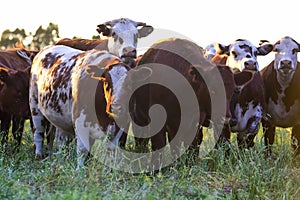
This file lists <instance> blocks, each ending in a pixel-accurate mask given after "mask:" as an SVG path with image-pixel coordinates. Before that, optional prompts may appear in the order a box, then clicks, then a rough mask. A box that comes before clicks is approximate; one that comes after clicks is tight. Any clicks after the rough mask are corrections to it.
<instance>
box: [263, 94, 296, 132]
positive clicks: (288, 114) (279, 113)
mask: <svg viewBox="0 0 300 200" xmlns="http://www.w3.org/2000/svg"><path fill="white" fill-rule="evenodd" d="M268 114H269V115H270V116H271V121H272V123H273V124H274V125H275V126H279V127H282V128H287V127H292V126H294V125H295V124H300V104H299V101H296V102H295V103H294V105H292V106H291V107H290V109H289V110H288V111H287V110H286V106H285V104H284V103H283V102H282V100H281V99H279V100H278V102H277V103H275V102H273V101H272V100H271V99H270V100H269V103H268Z"/></svg>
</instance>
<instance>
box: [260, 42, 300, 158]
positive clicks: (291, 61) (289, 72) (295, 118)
mask: <svg viewBox="0 0 300 200" xmlns="http://www.w3.org/2000/svg"><path fill="white" fill-rule="evenodd" d="M273 51H274V52H275V59H274V60H273V61H272V62H271V63H270V64H269V65H268V66H266V67H265V68H263V69H262V70H261V75H262V78H263V82H264V86H265V99H266V103H267V108H266V109H267V110H266V111H267V113H268V115H269V118H268V120H263V123H262V124H263V129H264V132H265V135H264V140H265V145H266V146H267V147H268V153H269V154H270V155H272V149H271V145H273V143H274V138H275V128H276V127H281V128H288V127H292V135H291V137H292V147H293V148H294V150H295V153H296V154H299V152H300V148H299V143H300V93H299V85H300V64H299V62H298V60H297V54H298V52H299V51H300V45H299V43H298V42H296V41H295V40H294V39H293V38H291V37H289V36H286V37H283V38H281V39H280V40H279V41H277V42H276V43H275V44H274V49H273Z"/></svg>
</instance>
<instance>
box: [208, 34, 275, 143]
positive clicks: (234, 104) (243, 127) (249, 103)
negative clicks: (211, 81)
mask: <svg viewBox="0 0 300 200" xmlns="http://www.w3.org/2000/svg"><path fill="white" fill-rule="evenodd" d="M215 47H216V50H217V51H216V52H217V53H216V55H215V56H214V57H213V58H212V59H211V60H212V62H215V63H218V64H225V65H227V66H229V67H230V68H231V69H233V70H234V71H235V81H236V84H237V85H239V84H238V82H240V81H242V80H243V79H245V78H246V79H250V80H251V81H249V82H247V84H244V85H243V86H242V87H240V88H237V89H236V90H235V92H234V94H233V96H232V99H231V105H230V106H231V108H230V109H231V114H232V121H231V124H230V127H228V126H225V127H224V129H223V131H222V134H221V137H220V138H219V142H223V141H229V140H230V132H237V133H238V135H237V140H238V145H239V147H241V148H243V147H252V146H253V145H254V143H253V140H254V137H255V135H256V134H257V132H258V130H259V124H260V121H261V119H262V117H263V116H264V107H265V101H264V88H263V81H262V78H261V76H260V73H259V72H258V69H259V65H258V62H257V56H258V55H267V54H268V53H270V52H271V51H272V48H273V45H272V44H269V43H263V44H261V46H259V47H256V46H254V45H253V44H252V43H251V42H249V41H248V40H242V39H239V40H236V41H235V42H233V44H230V45H227V46H225V45H222V44H217V43H216V44H215ZM241 71H242V72H243V73H241ZM218 144H219V143H218Z"/></svg>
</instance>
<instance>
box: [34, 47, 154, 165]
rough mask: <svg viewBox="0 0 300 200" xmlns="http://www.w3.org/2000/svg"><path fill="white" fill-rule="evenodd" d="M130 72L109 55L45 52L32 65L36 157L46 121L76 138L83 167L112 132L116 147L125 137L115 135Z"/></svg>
mask: <svg viewBox="0 0 300 200" xmlns="http://www.w3.org/2000/svg"><path fill="white" fill-rule="evenodd" d="M129 69H130V67H129V66H127V65H126V64H125V63H123V61H122V60H121V59H120V58H119V57H117V56H115V55H113V54H111V53H109V52H107V51H99V50H95V49H94V50H89V51H81V50H78V49H74V48H71V47H67V46H63V45H54V46H48V47H46V48H44V49H43V50H41V51H40V52H39V54H38V55H37V56H36V57H35V59H34V61H33V64H32V68H31V80H30V90H29V104H30V110H31V114H32V119H33V124H34V127H35V131H34V143H35V145H36V152H35V153H36V156H37V157H42V155H43V152H42V147H43V134H42V133H43V132H44V129H45V127H44V124H45V120H46V119H47V120H49V121H50V122H51V124H53V125H54V126H55V127H56V129H57V130H59V131H60V132H62V133H63V134H64V135H72V136H74V135H75V136H76V139H77V154H78V164H77V166H78V168H80V167H81V166H82V165H83V164H84V160H85V158H86V157H87V155H88V154H89V152H90V150H91V147H92V145H93V143H94V141H95V139H96V138H98V137H99V136H103V137H104V136H105V135H106V132H107V131H108V132H111V134H109V136H108V137H109V138H111V142H112V144H109V145H107V146H108V149H114V148H115V144H117V143H118V141H119V139H120V135H121V134H122V131H115V130H117V129H116V125H115V123H114V116H116V115H117V114H118V113H119V112H120V111H121V110H122V109H123V107H122V105H121V104H120V103H118V102H119V93H121V92H122V90H120V88H121V86H122V83H123V81H124V78H125V77H126V75H127V71H128V70H129ZM148 71H149V70H148ZM109 130H112V131H109ZM120 130H123V129H120Z"/></svg>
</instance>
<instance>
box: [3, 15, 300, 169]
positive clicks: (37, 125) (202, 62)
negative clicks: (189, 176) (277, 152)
mask: <svg viewBox="0 0 300 200" xmlns="http://www.w3.org/2000/svg"><path fill="white" fill-rule="evenodd" d="M97 31H98V33H99V34H102V35H103V36H107V39H104V40H87V39H62V40H60V41H58V42H57V43H56V44H55V45H51V46H47V47H45V48H44V49H42V50H40V51H33V50H27V49H24V48H16V49H7V50H1V51H0V120H1V122H0V125H1V130H0V131H1V138H2V144H6V143H7V142H8V131H9V127H10V125H11V123H12V133H13V136H14V139H15V140H16V141H17V145H20V144H21V139H22V132H23V127H24V121H25V120H26V119H30V120H31V127H32V130H33V137H34V144H35V153H36V156H37V157H40V158H41V157H43V155H44V154H45V153H43V144H44V137H45V135H48V136H49V135H50V137H49V138H50V139H49V141H48V143H49V146H52V145H53V139H54V137H53V136H54V135H55V136H56V143H57V144H58V146H61V145H62V143H67V142H68V141H71V140H72V139H73V138H76V142H77V153H78V167H81V166H82V165H83V164H84V160H85V159H86V157H87V156H88V154H89V152H90V150H91V147H92V145H93V144H94V142H95V139H97V138H99V137H102V136H107V137H109V141H110V142H109V143H108V145H107V149H110V150H113V149H114V148H115V147H116V146H117V145H119V146H120V147H121V148H124V147H125V144H126V138H127V134H126V133H127V131H128V128H129V124H130V122H131V120H132V121H133V122H134V123H132V130H133V133H134V135H135V136H136V137H135V143H136V148H137V149H140V150H142V151H144V150H145V149H147V147H146V146H145V145H147V144H148V142H149V140H150V142H151V148H152V151H153V152H155V151H156V150H159V149H161V148H162V147H164V146H165V145H166V143H167V139H168V141H169V142H170V141H172V140H173V139H174V137H175V136H176V133H177V131H178V129H179V125H180V123H183V121H184V123H186V124H187V126H186V127H187V128H186V130H185V134H186V136H187V137H189V136H188V134H190V133H192V132H195V131H194V129H195V127H196V134H195V135H193V140H192V142H191V143H190V144H187V145H188V146H189V147H190V148H191V149H196V150H197V149H198V148H199V145H200V144H201V142H202V138H203V133H202V128H203V127H208V126H210V125H211V124H219V123H222V128H221V129H215V131H216V132H218V134H216V135H218V136H217V137H216V139H217V140H218V142H217V144H218V145H220V144H223V143H224V142H225V143H227V142H230V133H231V132H235V133H237V140H238V145H239V147H240V148H241V149H242V148H248V147H252V146H253V145H254V138H255V136H256V134H257V133H258V130H259V125H260V123H261V124H262V127H263V131H264V141H265V145H266V149H267V152H268V155H272V150H271V146H272V144H273V143H274V137H275V128H276V127H283V128H287V127H292V147H293V148H294V150H295V153H296V154H299V152H300V149H299V145H298V144H299V142H300V104H299V103H300V102H299V101H300V92H299V91H297V90H298V88H297V86H298V85H300V66H298V65H299V63H298V61H297V53H298V52H299V51H300V45H299V44H298V43H297V42H296V41H295V40H294V39H292V38H291V37H287V36H286V37H283V38H281V39H280V40H279V41H278V42H276V43H274V44H271V43H270V42H268V41H265V40H264V41H261V43H260V44H259V46H254V45H253V44H252V43H251V42H249V41H248V40H242V39H239V40H236V41H234V42H233V43H232V44H229V45H223V44H218V43H215V44H212V45H209V46H207V47H206V48H205V49H203V48H202V47H200V46H198V45H197V44H195V43H193V42H191V41H188V40H185V39H180V38H168V39H165V40H162V41H159V42H157V43H155V44H153V45H152V46H151V47H150V48H149V49H148V50H147V51H146V52H145V53H144V54H143V55H141V56H139V57H137V42H138V38H141V37H146V36H147V35H149V34H151V32H152V31H153V27H152V26H149V25H146V24H145V23H141V22H135V21H133V20H130V19H127V18H121V19H117V20H112V21H109V22H106V23H103V24H100V25H98V26H97ZM272 51H273V52H275V58H274V60H273V61H272V62H271V63H270V64H269V65H268V66H266V67H264V66H263V69H262V70H259V65H258V62H257V56H264V55H267V54H268V53H270V52H272ZM153 63H155V64H160V65H166V66H169V67H171V68H172V69H174V70H176V71H177V72H178V73H179V74H181V76H183V77H184V78H185V79H186V80H187V82H188V83H189V84H190V86H191V88H192V90H193V91H194V93H195V96H196V99H197V103H198V105H197V106H198V107H199V112H198V113H197V112H195V114H194V115H193V111H194V110H195V108H193V107H192V106H191V105H190V106H186V107H184V109H187V110H188V113H189V114H190V115H189V116H182V113H183V112H182V110H181V109H182V105H180V102H178V100H177V97H176V96H175V95H174V94H173V93H172V92H171V91H170V90H169V89H168V88H166V87H164V86H162V85H159V84H154V83H153V84H146V85H144V86H142V87H139V88H137V87H136V86H138V85H140V84H141V83H143V82H144V81H145V80H155V81H156V82H164V81H166V80H163V79H168V80H167V81H168V82H171V83H172V84H174V85H176V87H177V88H181V89H179V90H182V91H184V90H185V89H186V88H184V87H183V86H181V85H180V84H179V83H178V81H177V80H176V78H174V77H170V76H168V75H167V74H166V73H165V72H164V70H163V68H161V69H160V68H159V67H157V65H155V66H154V65H153ZM220 75H221V80H222V85H223V87H224V90H225V91H224V92H225V96H226V97H225V99H224V102H222V103H221V104H220V105H219V104H214V103H213V101H212V99H213V96H212V95H218V93H216V92H214V91H211V90H213V88H210V87H208V85H209V83H208V81H212V82H213V81H214V80H216V79H217V77H218V76H220ZM203 76H205V78H204V77H203ZM150 82H151V81H150ZM133 90H135V91H133ZM132 94H133V95H132ZM128 95H132V96H131V97H128ZM185 98H189V97H185ZM128 99H130V101H129V104H128V102H126V100H128ZM156 104H159V105H162V106H163V107H164V108H165V110H166V113H167V118H166V121H165V123H164V125H163V127H162V128H161V129H160V130H158V131H157V133H156V134H154V135H150V136H149V135H148V137H137V135H144V134H146V136H147V133H141V131H145V130H147V129H141V128H140V127H144V126H147V125H148V124H151V120H153V119H151V118H150V114H149V109H150V108H151V107H152V106H153V105H156ZM128 105H129V106H128ZM212 105H214V106H223V105H224V106H225V112H224V113H219V115H218V113H214V114H213V111H212V110H213V109H215V108H212ZM216 110H218V109H216ZM196 115H198V116H196ZM116 119H118V121H121V122H122V123H117V122H116ZM223 125H224V126H223ZM150 129H151V127H150ZM174 151H176V150H174ZM196 152H197V151H196ZM196 155H197V154H196ZM158 164H159V162H158Z"/></svg>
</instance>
